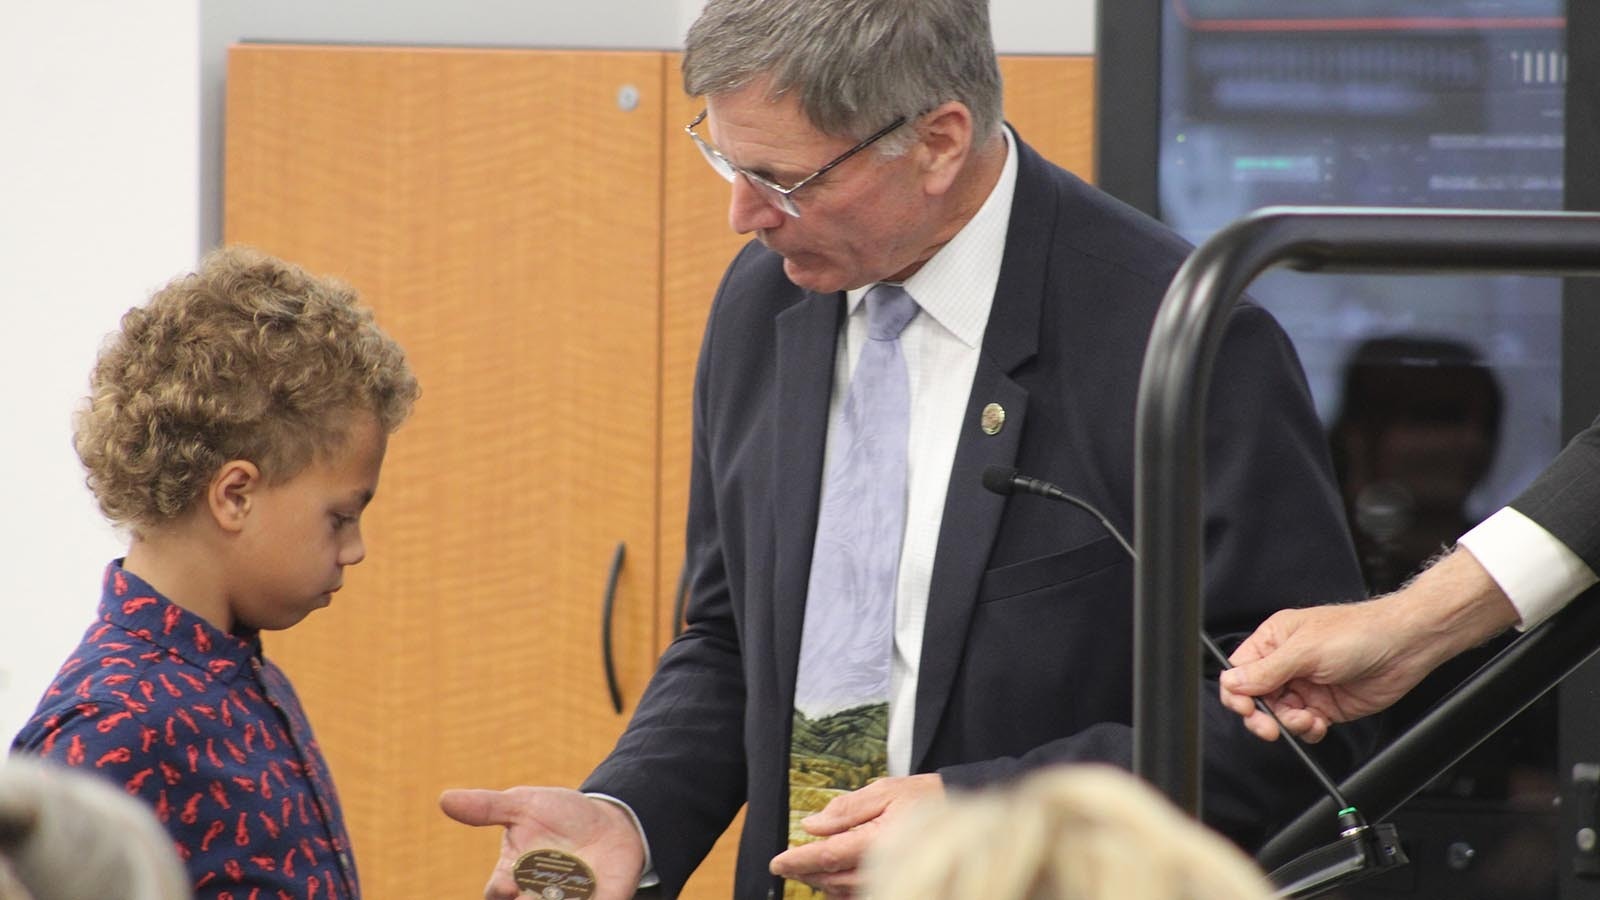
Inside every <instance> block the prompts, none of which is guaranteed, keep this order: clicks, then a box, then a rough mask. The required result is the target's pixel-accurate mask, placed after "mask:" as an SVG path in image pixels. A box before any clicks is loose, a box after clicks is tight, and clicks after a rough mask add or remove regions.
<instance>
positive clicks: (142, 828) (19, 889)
mask: <svg viewBox="0 0 1600 900" xmlns="http://www.w3.org/2000/svg"><path fill="white" fill-rule="evenodd" d="M0 763H3V764H0V900H19V898H20V900H78V898H83V897H94V898H96V900H186V898H188V897H190V896H192V894H191V893H190V888H189V877H188V875H187V874H186V873H185V872H184V870H183V866H182V865H181V864H180V863H179V862H178V854H177V850H176V848H175V847H174V846H173V843H172V838H171V837H170V836H169V835H168V834H167V832H166V829H164V828H162V827H161V825H160V823H158V822H157V821H156V817H155V813H154V812H153V811H151V810H150V808H149V807H147V806H145V805H144V804H142V803H140V802H139V801H138V800H135V799H134V798H132V797H129V796H128V795H127V794H126V793H124V792H123V791H122V789H121V787H120V786H117V785H113V784H111V783H109V782H106V781H103V780H101V779H99V778H97V777H93V776H91V775H88V774H85V773H82V772H79V771H77V770H75V769H68V768H65V767H63V766H58V765H54V764H51V763H46V762H43V761H41V760H38V759H35V758H33V757H24V756H13V757H11V758H9V759H0Z"/></svg>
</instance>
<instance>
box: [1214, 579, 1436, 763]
mask: <svg viewBox="0 0 1600 900" xmlns="http://www.w3.org/2000/svg"><path fill="white" fill-rule="evenodd" d="M1381 602H1382V601H1371V602H1368V603H1351V604H1343V605H1339V606H1318V607H1312V608H1310V609H1286V610H1282V611H1280V612H1277V613H1274V614H1273V615H1272V617H1271V618H1269V619H1267V620H1266V621H1265V622H1263V623H1261V627H1260V628H1258V629H1256V632H1255V633H1254V634H1252V635H1250V637H1249V638H1247V639H1245V642H1244V643H1243V644H1240V645H1239V647H1238V649H1236V650H1235V651H1234V652H1233V656H1232V657H1231V661H1232V662H1233V664H1234V668H1232V669H1230V670H1228V671H1226V672H1223V673H1222V678H1221V682H1222V690H1221V696H1222V702H1223V704H1224V705H1225V706H1227V707H1228V708H1229V709H1231V710H1233V711H1234V712H1236V713H1238V714H1239V715H1241V716H1243V717H1244V724H1245V727H1247V728H1249V729H1250V730H1251V731H1252V732H1253V733H1255V734H1256V736H1258V737H1261V738H1264V739H1265V740H1269V741H1273V740H1277V738H1278V726H1277V723H1275V722H1273V721H1272V718H1271V717H1270V716H1268V715H1267V714H1265V713H1263V712H1261V711H1260V710H1258V709H1256V707H1255V703H1254V699H1253V698H1255V697H1262V698H1263V699H1265V700H1266V701H1267V705H1268V706H1269V707H1271V709H1272V711H1273V713H1275V714H1276V715H1277V716H1278V718H1279V719H1280V720H1281V721H1282V722H1283V724H1284V727H1286V728H1288V729H1289V730H1290V731H1293V732H1294V733H1295V734H1296V735H1298V736H1300V737H1301V738H1303V739H1304V740H1306V741H1309V742H1311V743H1316V742H1317V741H1320V740H1322V739H1323V738H1324V737H1325V736H1327V733H1328V726H1329V725H1331V724H1332V723H1334V722H1348V721H1350V720H1351V719H1359V718H1361V717H1362V716H1367V715H1371V714H1372V713H1375V712H1378V711H1379V710H1382V709H1386V708H1387V707H1388V706H1389V705H1390V704H1392V703H1394V701H1396V700H1398V699H1400V697H1402V696H1404V695H1405V693H1406V692H1407V691H1409V690H1411V688H1413V687H1415V686H1416V684H1417V682H1418V681H1420V680H1422V677H1423V676H1424V675H1426V674H1428V671H1429V670H1430V669H1432V666H1431V665H1426V664H1422V660H1420V659H1419V658H1418V657H1417V656H1416V655H1415V654H1413V653H1411V652H1410V651H1409V650H1404V649H1401V650H1398V652H1397V648H1396V647H1394V646H1393V644H1392V640H1393V638H1394V635H1393V634H1392V633H1391V632H1390V631H1389V630H1388V629H1387V628H1385V627H1384V626H1383V625H1382V624H1380V623H1381V622H1382V621H1383V620H1384V619H1385V617H1384V616H1382V615H1381V614H1380V613H1379V612H1378V611H1377V610H1375V609H1374V608H1373V607H1374V606H1376V605H1377V604H1378V603H1381Z"/></svg>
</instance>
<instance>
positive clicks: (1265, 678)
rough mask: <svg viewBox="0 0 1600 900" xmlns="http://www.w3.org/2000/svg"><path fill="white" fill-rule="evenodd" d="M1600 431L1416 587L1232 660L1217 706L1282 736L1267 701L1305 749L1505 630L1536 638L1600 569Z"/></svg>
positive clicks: (1337, 611)
mask: <svg viewBox="0 0 1600 900" xmlns="http://www.w3.org/2000/svg"><path fill="white" fill-rule="evenodd" d="M1597 509H1600V420H1596V421H1595V423H1594V424H1592V425H1590V426H1589V428H1588V429H1587V430H1586V431H1584V432H1582V433H1581V434H1579V435H1578V436H1577V437H1576V438H1574V439H1573V441H1572V443H1570V444H1568V445H1567V447H1566V449H1564V450H1562V451H1561V455H1559V456H1557V457H1556V459H1555V461H1554V462H1552V463H1551V464H1550V467H1549V468H1547V469H1545V471H1544V472H1543V473H1542V474H1540V476H1539V477H1538V478H1537V479H1535V480H1534V482H1533V484H1532V485H1530V486H1529V487H1528V489H1527V490H1526V491H1524V492H1523V493H1522V495H1521V496H1519V497H1518V498H1517V499H1516V500H1513V501H1512V502H1511V505H1510V506H1508V507H1506V508H1505V509H1502V510H1500V511H1499V512H1497V513H1495V514H1494V515H1492V516H1490V517H1489V518H1488V519H1485V520H1484V521H1483V522H1482V523H1481V524H1479V525H1478V526H1477V527H1476V528H1474V529H1472V530H1471V531H1469V532H1467V533H1466V534H1465V535H1463V536H1462V537H1461V539H1460V540H1459V541H1458V542H1457V547H1456V549H1455V550H1453V551H1451V552H1450V553H1449V554H1448V555H1446V556H1443V557H1441V558H1440V559H1439V560H1438V561H1436V562H1435V563H1434V564H1433V565H1431V566H1429V567H1428V568H1427V569H1426V570H1425V571H1423V572H1422V574H1420V575H1418V576H1417V577H1416V578H1415V579H1414V580H1413V581H1412V582H1411V583H1410V584H1408V585H1406V586H1405V587H1403V588H1401V589H1400V590H1398V591H1395V592H1394V593H1392V594H1388V595H1385V596H1383V597H1379V598H1377V599H1375V600H1371V601H1368V602H1366V603H1354V604H1346V605H1341V606H1327V607H1318V608H1315V609H1291V610H1284V611H1282V612H1280V613H1277V614H1275V615H1273V616H1272V617H1271V618H1269V619H1268V620H1267V621H1266V622H1264V623H1262V625H1261V627H1260V628H1259V629H1258V630H1257V631H1256V632H1255V633H1254V634H1252V635H1250V637H1249V638H1248V639H1246V640H1245V642H1244V643H1243V644H1241V645H1240V646H1239V648H1238V649H1237V650H1236V651H1235V652H1234V654H1233V662H1234V663H1236V664H1237V668H1234V669H1232V670H1230V671H1228V672H1226V673H1224V674H1223V676H1222V681H1221V695H1222V700H1223V702H1224V703H1225V704H1227V705H1228V706H1229V707H1230V708H1232V709H1233V710H1234V711H1235V712H1237V713H1239V715H1241V716H1244V717H1245V724H1246V725H1247V726H1248V727H1249V728H1250V730H1251V731H1254V732H1255V733H1256V734H1258V735H1260V736H1261V737H1263V738H1266V739H1268V740H1276V739H1277V736H1278V727H1277V725H1276V724H1274V723H1273V721H1272V719H1271V718H1269V717H1268V716H1267V715H1266V714H1265V713H1262V712H1259V711H1257V710H1256V709H1255V706H1254V698H1256V697H1265V698H1267V701H1268V703H1269V705H1271V706H1272V708H1273V712H1275V713H1276V714H1277V715H1278V717H1279V719H1281V720H1282V722H1283V724H1284V726H1285V727H1287V728H1288V729H1290V730H1291V731H1294V732H1295V733H1296V734H1298V735H1300V736H1301V737H1303V738H1305V739H1306V740H1308V741H1311V742H1313V743H1314V742H1316V741H1320V740H1322V738H1323V736H1324V735H1325V734H1327V731H1328V726H1329V725H1331V724H1333V723H1335V722H1348V721H1351V720H1354V719H1359V718H1361V717H1363V716H1369V715H1372V714H1373V713H1376V712H1380V711H1382V710H1384V709H1387V708H1388V707H1389V706H1390V705H1391V704H1393V703H1394V702H1395V701H1396V700H1398V699H1400V698H1401V697H1402V696H1404V695H1405V694H1406V693H1407V692H1408V691H1410V690H1411V689H1412V688H1414V687H1416V686H1417V683H1418V682H1420V681H1421V680H1422V679H1423V677H1424V676H1426V675H1427V674H1428V673H1429V672H1431V671H1433V670H1434V668H1436V667H1437V666H1438V665H1439V664H1441V663H1443V662H1444V661H1446V660H1448V659H1450V658H1451V657H1453V656H1455V655H1456V654H1458V653H1461V652H1462V651H1464V650H1468V649H1470V648H1472V647H1476V646H1478V645H1479V644H1481V643H1483V642H1484V641H1486V640H1488V639H1489V638H1491V637H1494V636H1495V635H1496V634H1499V633H1500V632H1502V631H1504V630H1505V629H1507V628H1510V627H1512V626H1516V627H1517V628H1519V629H1527V628H1532V627H1533V626H1535V625H1537V624H1539V623H1540V622H1542V621H1544V620H1545V619H1546V618H1548V617H1549V616H1550V615H1551V614H1552V613H1554V612H1556V611H1557V610H1559V609H1560V608H1561V607H1563V606H1565V605H1566V604H1567V603H1568V602H1569V601H1571V600H1572V598H1574V597H1576V596H1577V595H1578V594H1579V593H1581V592H1582V591H1583V590H1584V589H1586V588H1588V587H1589V586H1590V585H1593V584H1594V583H1595V581H1596V578H1595V571H1596V570H1597V569H1600V515H1597V514H1596V510H1597Z"/></svg>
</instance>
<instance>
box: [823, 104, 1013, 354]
mask: <svg viewBox="0 0 1600 900" xmlns="http://www.w3.org/2000/svg"><path fill="white" fill-rule="evenodd" d="M1000 130H1001V132H1002V133H1003V134H1004V135H1005V140H1006V161H1005V165H1004V166H1003V167H1002V168H1001V170H1000V178H999V180H997V181H996V182H995V185H994V188H993V189H991V190H990V191H989V196H988V198H986V199H985V200H984V201H983V205H982V206H980V207H978V211H977V213H976V214H974V215H973V217H972V218H971V219H970V220H968V221H967V224H965V225H963V226H962V227H961V230H960V231H958V232H956V236H955V237H953V238H951V239H950V242H949V243H947V244H945V245H944V246H943V247H940V248H939V251H938V252H937V253H935V254H934V255H933V256H932V258H930V259H929V260H928V261H927V262H926V263H924V264H923V266H922V268H920V269H918V270H917V271H916V272H915V273H914V274H913V275H912V276H911V277H910V278H908V279H906V282H905V285H904V287H905V289H906V291H907V292H908V293H910V294H911V296H912V298H913V299H915V300H916V301H917V305H918V306H919V307H921V309H922V311H923V313H925V314H927V315H928V316H930V317H931V318H932V319H933V320H934V321H936V322H938V323H939V324H940V325H942V326H944V327H945V328H946V329H947V330H949V332H950V333H951V334H953V335H955V336H956V338H957V339H959V340H960V341H961V342H962V343H964V344H966V345H967V346H968V347H974V348H976V347H978V346H979V345H980V344H982V343H983V332H984V327H985V326H986V325H987V324H988V322H989V310H990V308H991V307H993V305H994V291H995V285H996V284H998V283H999V280H1000V263H1001V260H1002V259H1003V258H1004V256H1005V248H1006V228H1007V225H1008V224H1009V223H1010V221H1011V201H1012V198H1013V197H1014V196H1015V195H1016V189H1017V147H1016V138H1015V137H1013V136H1012V134H1011V128H1010V127H1009V126H1004V127H1002V128H1001V129H1000ZM872 287H873V285H870V284H869V285H865V286H863V287H859V288H855V289H854V290H851V291H848V292H846V294H845V302H846V306H845V309H846V311H847V313H848V314H851V315H854V314H855V312H856V310H857V309H859V308H860V307H861V301H862V300H863V299H865V298H866V295H867V291H869V290H871V289H872Z"/></svg>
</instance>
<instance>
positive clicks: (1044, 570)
mask: <svg viewBox="0 0 1600 900" xmlns="http://www.w3.org/2000/svg"><path fill="white" fill-rule="evenodd" d="M1127 559H1128V554H1127V551H1125V550H1123V549H1122V546H1121V545H1120V544H1118V543H1117V542H1116V541H1115V540H1113V539H1111V538H1109V537H1104V538H1101V539H1100V540H1097V541H1094V542H1092V543H1088V544H1084V545H1082V546H1081V547H1074V548H1072V549H1071V550H1065V551H1062V552H1061V553H1052V554H1051V555H1049V556H1040V557H1038V558H1036V559H1029V560H1024V561H1023V562H1019V563H1012V564H1011V565H1008V566H1001V567H1000V568H998V569H990V570H989V571H987V572H985V573H984V574H983V583H982V585H980V586H979V588H978V602H979V603H988V602H989V601H991V600H1003V599H1005V598H1006V597H1015V596H1017V595H1018V594H1026V593H1028V592H1029V591H1036V590H1039V589H1040V588H1047V587H1051V586H1053V585H1058V584H1064V583H1066V582H1069V581H1075V580H1077V579H1079V578H1082V577H1084V576H1085V575H1092V574H1094V573H1095V572H1098V571H1100V570H1101V569H1105V568H1108V567H1110V566H1114V565H1116V564H1117V563H1119V562H1124V561H1127Z"/></svg>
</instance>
